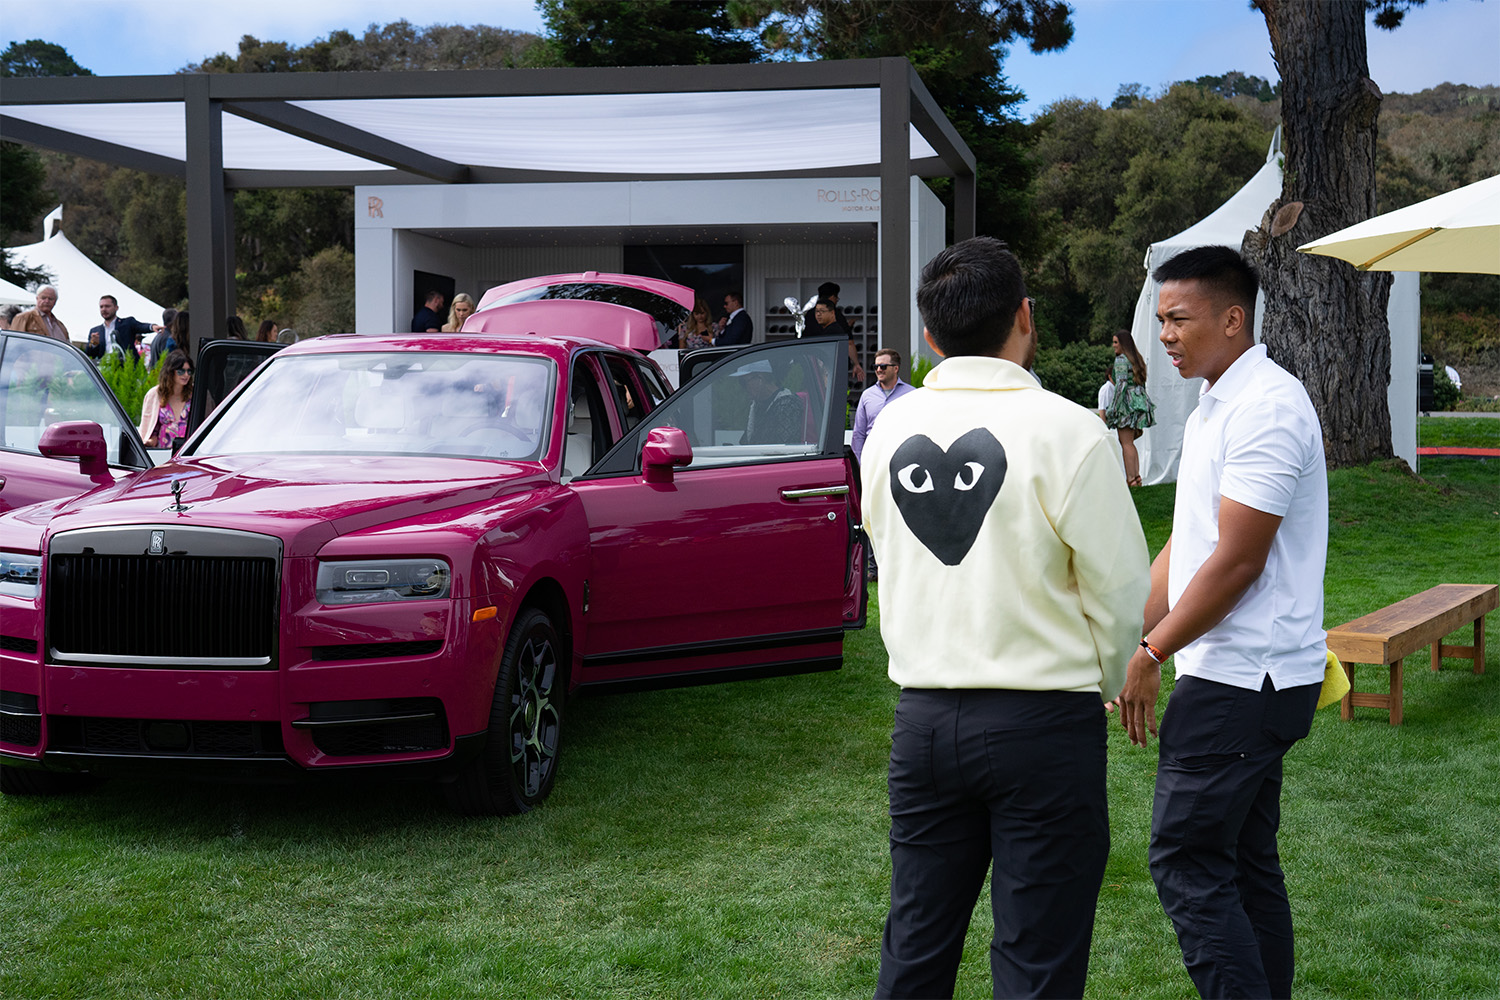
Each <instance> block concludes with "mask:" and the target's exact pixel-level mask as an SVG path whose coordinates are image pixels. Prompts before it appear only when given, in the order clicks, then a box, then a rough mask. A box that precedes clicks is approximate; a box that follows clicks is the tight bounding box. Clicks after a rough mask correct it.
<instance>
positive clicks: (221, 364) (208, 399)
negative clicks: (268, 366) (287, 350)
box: [188, 340, 286, 434]
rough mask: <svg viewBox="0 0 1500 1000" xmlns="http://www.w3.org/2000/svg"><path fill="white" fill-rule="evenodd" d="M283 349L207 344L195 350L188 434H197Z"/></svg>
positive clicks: (257, 343) (251, 343)
mask: <svg viewBox="0 0 1500 1000" xmlns="http://www.w3.org/2000/svg"><path fill="white" fill-rule="evenodd" d="M285 346H286V345H285V344H267V343H264V342H262V341H257V340H210V341H209V342H208V343H206V344H204V345H203V346H202V347H201V348H199V350H198V371H197V374H196V375H195V376H194V378H193V407H192V410H191V411H190V412H189V413H188V433H189V434H191V433H192V432H193V431H195V430H197V429H198V427H199V426H200V425H201V424H202V423H203V421H205V420H207V419H208V418H209V416H210V415H212V413H213V412H214V410H216V409H218V408H219V404H220V403H222V402H224V400H226V399H228V398H229V394H230V393H232V392H234V390H235V389H236V388H237V387H238V386H239V384H240V383H241V382H243V381H244V380H245V379H246V378H247V377H249V375H250V373H251V372H253V371H255V369H257V368H259V367H260V366H261V365H262V364H263V363H264V362H265V360H266V359H267V358H269V357H270V356H271V355H273V354H275V353H276V352H277V351H279V350H281V349H282V348H283V347H285Z"/></svg>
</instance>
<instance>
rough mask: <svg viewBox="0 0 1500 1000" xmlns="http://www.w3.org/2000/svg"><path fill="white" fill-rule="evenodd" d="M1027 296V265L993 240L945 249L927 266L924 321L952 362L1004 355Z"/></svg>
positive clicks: (921, 289) (921, 288)
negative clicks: (966, 357)
mask: <svg viewBox="0 0 1500 1000" xmlns="http://www.w3.org/2000/svg"><path fill="white" fill-rule="evenodd" d="M1025 298H1026V280H1025V278H1023V277H1022V276H1021V262H1020V261H1018V260H1016V255H1015V254H1013V253H1011V252H1010V250H1008V249H1007V248H1006V246H1005V244H1004V243H1003V242H1001V241H1000V240H997V239H995V238H994V237H992V236H976V237H974V238H973V239H968V240H964V241H963V242H962V243H955V244H953V246H951V247H949V248H948V249H946V250H944V251H942V252H941V253H939V254H938V255H937V256H936V257H934V258H932V259H931V260H929V261H928V262H927V266H926V267H924V268H922V275H921V279H920V281H919V283H918V285H917V309H918V310H919V311H920V312H921V313H922V323H923V324H924V325H925V326H926V327H927V332H928V333H931V334H932V339H933V340H934V341H935V342H936V343H937V346H938V350H940V351H942V352H943V354H944V355H945V356H947V357H950V358H951V357H959V356H963V355H976V354H977V355H986V354H994V353H995V352H996V351H999V350H1000V349H1001V348H1002V347H1004V346H1005V342H1006V341H1007V340H1009V339H1010V334H1011V330H1012V329H1013V328H1014V326H1015V322H1016V313H1017V311H1019V310H1020V308H1021V302H1022V301H1023V300H1024V299H1025Z"/></svg>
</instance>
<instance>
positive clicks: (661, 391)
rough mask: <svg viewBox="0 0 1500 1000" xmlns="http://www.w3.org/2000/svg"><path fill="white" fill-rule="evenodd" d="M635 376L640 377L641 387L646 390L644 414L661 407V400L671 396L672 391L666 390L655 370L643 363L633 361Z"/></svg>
mask: <svg viewBox="0 0 1500 1000" xmlns="http://www.w3.org/2000/svg"><path fill="white" fill-rule="evenodd" d="M632 364H633V365H634V366H635V372H636V375H637V376H639V377H640V380H641V385H642V386H643V387H644V388H645V390H646V399H645V403H646V412H647V413H650V412H651V411H652V410H654V409H656V408H657V407H658V406H660V405H661V402H662V400H664V399H666V398H667V397H668V396H670V395H672V390H671V389H669V388H667V385H666V383H665V382H663V381H662V378H661V376H660V375H658V374H657V372H656V368H655V367H654V366H652V365H649V364H647V363H646V362H644V361H633V362H632Z"/></svg>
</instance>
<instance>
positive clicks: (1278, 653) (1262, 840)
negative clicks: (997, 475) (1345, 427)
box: [1119, 247, 1328, 997]
mask: <svg viewBox="0 0 1500 1000" xmlns="http://www.w3.org/2000/svg"><path fill="white" fill-rule="evenodd" d="M1153 277H1155V279H1156V280H1157V281H1159V282H1162V288H1161V298H1160V305H1159V307H1158V309H1157V314H1156V315H1157V319H1158V320H1159V321H1160V322H1161V324H1162V332H1161V342H1162V344H1163V345H1165V347H1166V349H1167V354H1168V356H1169V357H1170V358H1171V359H1172V364H1173V366H1175V367H1176V368H1177V370H1178V372H1179V373H1180V374H1181V375H1182V376H1183V377H1184V378H1195V377H1196V378H1202V379H1204V381H1205V385H1204V387H1203V389H1202V394H1201V396H1200V398H1199V403H1198V408H1197V409H1196V410H1195V411H1193V413H1192V414H1191V415H1190V416H1189V417H1188V421H1187V427H1186V428H1185V431H1184V435H1183V445H1182V459H1181V463H1180V465H1179V469H1178V480H1177V500H1176V508H1175V510H1174V512H1173V519H1172V537H1171V538H1169V539H1168V540H1167V544H1166V546H1165V547H1164V548H1163V549H1162V551H1161V553H1160V554H1159V555H1158V556H1157V558H1156V561H1155V562H1154V563H1153V564H1152V567H1151V596H1150V598H1149V599H1148V600H1147V602H1146V616H1145V619H1146V620H1145V624H1146V633H1145V636H1144V637H1143V638H1142V640H1141V648H1140V649H1138V650H1137V651H1136V653H1135V655H1134V656H1133V657H1132V658H1131V660H1130V663H1129V665H1128V667H1127V669H1126V681H1125V688H1124V690H1123V691H1122V692H1121V694H1120V698H1119V704H1120V708H1121V721H1122V723H1123V724H1124V726H1125V728H1126V730H1127V731H1128V732H1129V734H1130V739H1131V741H1132V742H1134V743H1137V744H1139V745H1141V746H1145V745H1146V733H1147V731H1148V730H1149V731H1150V732H1151V733H1155V732H1156V698H1157V694H1158V692H1159V690H1160V687H1161V674H1160V666H1159V664H1160V663H1161V661H1162V660H1164V659H1166V658H1167V657H1168V656H1173V655H1175V656H1176V667H1177V682H1176V686H1175V687H1174V688H1173V691H1172V695H1171V698H1170V699H1169V700H1168V702H1167V709H1166V713H1165V714H1164V715H1163V717H1162V725H1161V759H1160V763H1159V766H1158V769H1157V776H1156V800H1155V803H1154V805H1153V808H1152V813H1151V847H1150V861H1151V877H1152V878H1153V879H1154V880H1155V882H1156V890H1157V895H1158V896H1159V897H1160V898H1161V902H1162V906H1163V908H1164V909H1165V910H1166V911H1167V915H1168V916H1169V917H1171V918H1172V924H1173V926H1174V927H1175V928H1176V930H1177V940H1178V943H1179V944H1180V945H1181V947H1182V955H1183V961H1184V963H1185V964H1186V965H1187V970H1188V974H1189V975H1190V976H1192V978H1193V983H1194V984H1195V985H1196V986H1197V987H1198V992H1199V993H1201V994H1202V995H1203V996H1204V997H1288V996H1290V995H1291V989H1292V970H1293V961H1292V914H1291V907H1290V905H1289V903H1288V901H1287V895H1286V884H1285V879H1284V878H1283V875H1282V871H1281V863H1280V858H1279V855H1278V853H1277V847H1276V831H1277V827H1278V825H1279V822H1280V817H1281V774H1282V770H1281V762H1282V758H1283V757H1284V756H1285V755H1286V752H1287V751H1288V750H1289V749H1290V748H1291V746H1292V744H1293V743H1295V742H1296V741H1297V740H1299V739H1301V738H1302V737H1304V736H1306V735H1307V733H1308V731H1309V729H1310V728H1311V726H1312V717H1313V709H1314V707H1315V706H1316V704H1317V700H1318V690H1319V687H1320V685H1321V683H1322V680H1323V667H1324V659H1325V655H1326V652H1327V636H1326V634H1325V633H1324V631H1323V564H1324V561H1325V558H1326V554H1327V548H1328V479H1327V474H1326V471H1325V467H1324V459H1323V432H1322V428H1321V427H1320V425H1319V423H1318V415H1317V412H1316V411H1315V410H1314V409H1313V406H1312V402H1311V401H1310V400H1309V399H1308V396H1307V391H1306V390H1305V389H1304V388H1303V387H1302V383H1300V382H1298V381H1297V379H1296V378H1294V377H1293V376H1292V375H1290V374H1288V373H1287V372H1286V371H1285V370H1284V369H1282V368H1281V367H1280V366H1279V365H1277V364H1276V363H1275V362H1274V361H1272V360H1271V359H1270V358H1269V357H1267V355H1266V349H1265V347H1263V346H1260V345H1257V344H1256V343H1255V340H1254V333H1253V317H1254V315H1255V294H1256V289H1257V287H1258V281H1257V279H1256V276H1255V272H1254V270H1253V269H1251V267H1250V266H1249V265H1248V264H1246V263H1245V261H1244V260H1243V258H1241V257H1240V255H1239V254H1238V253H1237V252H1235V251H1234V250H1232V249H1230V248H1228V247H1199V248H1197V249H1195V250H1189V251H1187V252H1185V253H1182V254H1178V255H1177V256H1176V257H1173V258H1172V259H1171V260H1169V261H1167V262H1166V263H1164V264H1162V265H1161V266H1160V267H1159V268H1157V270H1156V272H1155V274H1154V275H1153Z"/></svg>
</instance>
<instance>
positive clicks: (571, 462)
mask: <svg viewBox="0 0 1500 1000" xmlns="http://www.w3.org/2000/svg"><path fill="white" fill-rule="evenodd" d="M593 360H594V359H593V357H592V356H591V355H589V354H581V355H579V356H578V358H577V359H576V360H575V361H574V362H573V379H572V383H571V385H570V386H569V389H568V423H567V428H566V430H565V431H564V434H563V464H562V481H563V482H567V481H568V480H570V479H572V478H573V477H574V476H577V475H580V474H582V473H583V472H584V471H585V470H586V469H588V467H589V466H591V465H593V464H594V463H595V462H597V461H599V459H601V458H603V457H604V454H605V452H607V451H609V449H610V446H611V445H613V444H614V443H615V433H614V429H613V427H612V426H611V425H610V413H609V407H608V406H606V405H605V402H604V399H605V395H606V390H605V389H604V388H603V387H602V386H601V385H600V382H599V379H600V372H599V371H597V370H596V369H595V366H594V364H593V363H592V362H593ZM611 381H613V380H611ZM608 395H609V396H610V397H613V396H614V393H613V391H609V392H608Z"/></svg>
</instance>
